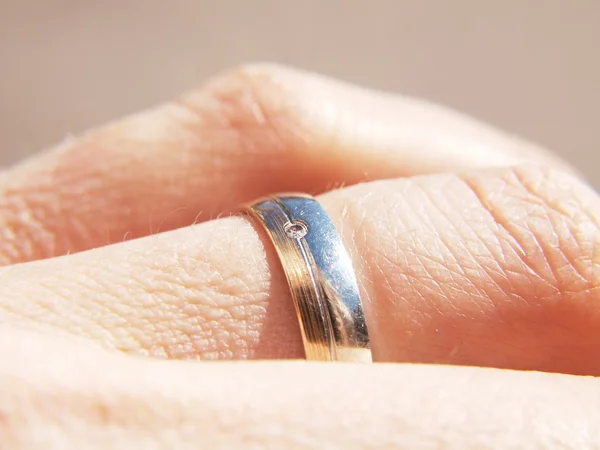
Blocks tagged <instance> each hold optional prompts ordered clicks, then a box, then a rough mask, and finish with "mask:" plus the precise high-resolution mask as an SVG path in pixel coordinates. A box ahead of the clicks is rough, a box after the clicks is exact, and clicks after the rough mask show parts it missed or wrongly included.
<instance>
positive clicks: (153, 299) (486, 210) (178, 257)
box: [0, 167, 600, 374]
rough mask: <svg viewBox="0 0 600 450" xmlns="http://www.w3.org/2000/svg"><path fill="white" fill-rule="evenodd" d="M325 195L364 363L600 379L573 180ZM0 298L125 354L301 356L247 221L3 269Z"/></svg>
mask: <svg viewBox="0 0 600 450" xmlns="http://www.w3.org/2000/svg"><path fill="white" fill-rule="evenodd" d="M321 201H322V203H323V204H324V206H325V207H326V208H327V209H328V211H329V212H330V214H331V216H332V218H333V220H334V221H335V223H336V224H337V226H338V229H340V230H341V233H342V236H343V238H344V240H345V242H346V246H347V247H348V249H349V250H350V252H351V253H352V255H353V261H354V267H355V270H356V272H357V278H358V282H359V285H360V286H361V289H362V295H363V302H364V303H365V312H366V316H367V322H368V327H369V333H370V336H371V342H372V347H373V352H374V358H375V360H377V361H410V362H428V363H450V364H465V365H486V366H496V367H508V368H519V369H536V370H545V371H559V372H570V373H581V374H600V359H599V358H598V355H599V354H600V307H599V305H600V303H599V301H600V299H599V298H598V292H599V290H598V282H599V280H600V272H599V270H600V265H599V255H598V251H597V248H600V246H598V245H597V244H598V242H599V240H600V232H599V227H598V218H597V213H598V211H600V206H599V201H598V197H597V196H596V195H595V194H594V193H593V192H592V191H591V190H589V188H587V187H586V186H584V185H583V184H581V183H580V182H579V181H577V180H576V179H575V178H573V177H571V176H569V175H565V174H563V173H560V172H555V171H552V170H547V169H538V168H530V167H528V168H518V169H505V170H500V171H491V172H483V173H479V172H477V173H475V174H465V175H462V176H458V175H436V176H429V177H418V178H413V179H404V180H402V179H401V180H394V181H382V182H375V183H370V184H362V185H358V186H355V187H352V188H347V189H342V190H339V191H334V192H332V193H330V194H327V195H326V196H324V197H322V199H321ZM0 305H2V309H3V311H4V315H3V316H2V317H4V320H5V321H6V322H8V321H12V322H18V323H23V324H29V326H34V327H37V328H38V329H40V330H48V331H52V332H61V333H70V334H74V335H79V336H85V337H89V338H92V339H93V340H95V341H96V342H98V343H100V344H101V345H103V346H104V347H107V348H114V349H119V350H122V351H126V352H133V353H142V354H151V355H157V356H166V357H170V358H203V359H214V358H232V359H239V358H301V357H303V351H302V346H301V340H300V334H299V328H298V322H297V319H296V317H295V313H294V309H293V306H292V305H293V304H292V301H291V298H290V293H289V288H288V286H287V283H286V281H285V278H284V275H283V273H282V269H281V267H280V264H279V261H278V260H277V257H276V256H275V253H274V249H273V247H272V245H271V243H270V242H268V238H265V236H264V235H263V233H260V232H258V231H257V230H256V229H255V228H253V225H252V222H250V221H249V219H247V218H243V217H235V218H228V219H221V220H217V221H212V222H207V223H205V224H202V225H199V226H195V227H188V228H185V229H181V230H178V231H175V232H171V233H162V234H160V235H155V236H151V237H148V238H145V239H140V240H136V241H131V242H127V243H124V244H119V245H116V246H111V247H105V248H102V249H97V250H94V251H92V252H87V253H81V254H79V255H71V256H69V257H65V258H58V259H53V260H47V261H41V262H37V263H32V264H24V265H17V266H12V267H9V268H5V269H3V271H0ZM2 317H0V319H1V318H2Z"/></svg>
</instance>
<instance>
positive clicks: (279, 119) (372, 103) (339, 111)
mask: <svg viewBox="0 0 600 450" xmlns="http://www.w3.org/2000/svg"><path fill="white" fill-rule="evenodd" d="M525 161H533V162H544V161H545V162H548V163H550V164H554V165H558V166H564V163H562V162H560V161H557V160H556V158H554V157H552V156H549V155H548V154H547V153H546V152H544V151H542V150H540V149H539V148H537V147H535V146H534V145H533V144H529V143H525V142H524V141H522V140H520V139H517V138H514V137H509V136H507V135H504V134H503V133H501V132H499V131H497V130H495V129H493V128H491V127H489V126H487V125H484V124H482V123H480V122H478V121H476V120H474V119H470V118H468V117H466V116H464V115H462V114H459V113H456V112H453V111H450V110H448V109H446V108H443V107H440V106H437V105H434V104H431V103H427V102H423V101H419V100H416V99H411V98H407V97H404V96H398V95H391V94H386V93H381V92H375V91H370V90H367V89H364V88H360V87H356V86H352V85H349V84H347V83H341V82H337V81H335V80H332V79H329V78H326V77H321V76H318V75H315V74H310V73H307V72H301V71H295V70H292V69H289V68H284V67H280V66H276V65H272V64H254V65H248V66H243V67H240V68H235V69H232V70H229V71H227V72H225V73H223V74H221V75H219V76H217V77H215V78H213V79H211V80H209V81H208V82H206V83H204V84H203V85H201V86H200V87H199V88H197V89H195V90H192V91H191V92H189V93H187V94H186V95H184V96H183V97H181V98H178V99H176V100H174V101H172V102H170V103H166V104H163V105H160V106H158V107H156V108H153V109H149V110H147V111H143V112H141V113H138V114H135V115H132V116H129V117H126V118H124V119H121V120H119V121H114V122H112V123H110V124H108V125H106V126H104V127H100V128H97V129H94V130H91V131H89V132H87V133H85V134H83V135H82V136H80V137H76V138H73V137H70V138H68V139H66V140H65V141H64V142H62V143H60V144H59V145H57V146H56V147H55V148H53V149H50V150H49V151H46V152H44V153H43V154H40V155H38V156H36V157H34V158H31V159H29V160H27V161H24V162H23V163H21V164H19V165H18V166H16V167H13V168H11V169H9V170H7V171H5V172H4V173H2V174H0V193H2V196H1V197H2V198H3V199H8V200H7V201H0V228H2V229H4V230H10V232H4V235H3V239H2V240H0V264H3V265H6V264H11V263H18V262H25V261H32V260H37V259H43V258H49V257H53V256H61V255H64V254H69V253H76V252H79V251H84V250H88V249H91V248H96V247H99V246H104V245H108V244H111V243H115V242H121V241H124V240H128V239H134V238H138V237H143V236H147V235H150V234H153V233H157V232H158V231H168V230H172V229H176V228H180V227H183V226H189V225H191V224H193V223H196V222H203V221H206V220H210V219H212V218H214V217H218V216H219V215H220V214H222V213H223V211H230V210H231V209H232V208H235V207H237V206H238V205H239V204H241V203H244V202H247V201H251V200H252V199H254V198H257V197H261V196H263V195H266V194H270V193H273V192H281V191H303V192H309V193H321V192H325V191H328V190H330V189H331V188H332V187H336V186H344V185H352V184H355V183H358V182H363V181H368V180H373V179H383V178H394V177H399V176H410V175H416V174H423V173H434V172H440V171H453V170H464V169H467V168H484V167H491V166H505V165H511V164H517V163H522V162H525Z"/></svg>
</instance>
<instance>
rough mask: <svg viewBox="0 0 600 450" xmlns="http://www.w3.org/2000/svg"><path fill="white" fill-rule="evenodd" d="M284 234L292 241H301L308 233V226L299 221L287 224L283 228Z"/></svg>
mask: <svg viewBox="0 0 600 450" xmlns="http://www.w3.org/2000/svg"><path fill="white" fill-rule="evenodd" d="M283 230H284V231H285V234H287V236H288V237H289V238H292V239H301V238H303V237H304V236H306V233H308V225H307V224H306V223H304V222H302V221H300V220H297V221H295V222H288V223H286V224H285V225H284V226H283Z"/></svg>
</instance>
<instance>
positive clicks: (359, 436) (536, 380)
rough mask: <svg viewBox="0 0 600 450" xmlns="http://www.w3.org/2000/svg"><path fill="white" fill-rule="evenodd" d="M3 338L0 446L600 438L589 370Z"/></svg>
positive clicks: (472, 443)
mask: <svg viewBox="0 0 600 450" xmlns="http://www.w3.org/2000/svg"><path fill="white" fill-rule="evenodd" d="M6 337H7V336H3V339H2V340H0V346H1V347H2V349H1V350H0V355H1V357H0V409H1V411H2V433H0V446H1V447H2V448H12V449H21V448H23V449H37V448H43V449H45V448H48V445H50V444H51V446H53V447H55V448H90V449H93V448H99V449H100V448H101V449H105V448H145V447H152V448H211V449H217V448H242V447H244V448H248V447H252V448H273V449H282V448H285V449H300V448H302V449H308V448H315V449H322V448H344V449H362V448H449V449H453V448H456V449H461V450H462V449H481V448H502V449H508V448H558V447H560V448H572V449H582V448H590V449H591V448H596V447H597V444H598V442H600V426H599V424H600V413H599V409H598V403H599V402H600V380H598V379H594V378H582V377H574V376H568V375H556V374H543V373H534V372H510V371H502V370H491V369H477V368H467V367H450V366H446V367H444V366H419V365H377V366H366V365H362V366H357V365H349V364H341V365H337V364H308V363H301V362H294V363H292V362H288V363H281V362H279V363H221V364H208V363H201V364H197V363H196V364H194V363H190V362H187V363H185V362H172V361H170V362H165V361H151V360H141V359H129V358H125V357H117V356H115V355H106V354H104V353H101V352H94V351H89V349H87V350H85V351H84V350H82V349H77V348H74V347H72V346H68V345H64V344H62V345H56V344H54V343H52V345H51V343H50V342H47V341H46V342H39V341H36V340H32V341H30V342H27V340H26V339H19V345H18V346H14V345H7V344H6V342H7V340H6ZM9 337H10V336H9ZM24 341H25V342H24Z"/></svg>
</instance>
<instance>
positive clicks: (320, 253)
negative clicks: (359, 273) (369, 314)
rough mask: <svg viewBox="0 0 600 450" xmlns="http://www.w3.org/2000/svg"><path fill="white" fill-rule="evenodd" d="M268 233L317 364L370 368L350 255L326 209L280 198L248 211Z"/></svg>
mask: <svg viewBox="0 0 600 450" xmlns="http://www.w3.org/2000/svg"><path fill="white" fill-rule="evenodd" d="M247 209H248V210H249V212H250V213H251V214H252V215H253V216H254V217H256V218H257V219H258V220H259V221H260V223H261V224H262V226H263V227H264V228H265V230H266V231H267V234H268V235H269V237H270V239H271V241H272V242H273V245H274V246H275V249H276V250H277V254H278V255H279V259H280V260H281V265H282V266H283V270H284V272H285V275H286V278H287V281H288V284H289V286H290V289H291V293H292V299H293V301H294V306H295V309H296V313H297V315H298V319H299V321H300V329H301V333H302V339H303V342H304V350H305V352H306V358H307V359H308V360H313V361H354V362H358V361H360V362H371V361H372V355H371V346H370V342H369V333H368V330H367V325H366V322H365V315H364V311H363V305H362V302H361V300H360V294H359V290H358V284H357V281H356V276H355V274H354V269H353V268H352V263H351V261H350V257H349V255H348V252H347V251H346V249H345V248H344V245H343V243H342V239H341V238H340V236H339V234H338V232H337V230H336V229H335V227H334V225H333V223H332V222H331V219H330V218H329V216H328V215H327V213H326V212H325V210H324V209H323V207H322V206H321V205H320V204H319V203H318V202H317V201H316V200H315V199H314V198H313V197H311V196H309V195H305V194H279V195H277V196H272V197H268V198H263V199H260V200H258V201H256V202H254V203H252V204H251V205H249V206H248V207H247Z"/></svg>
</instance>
